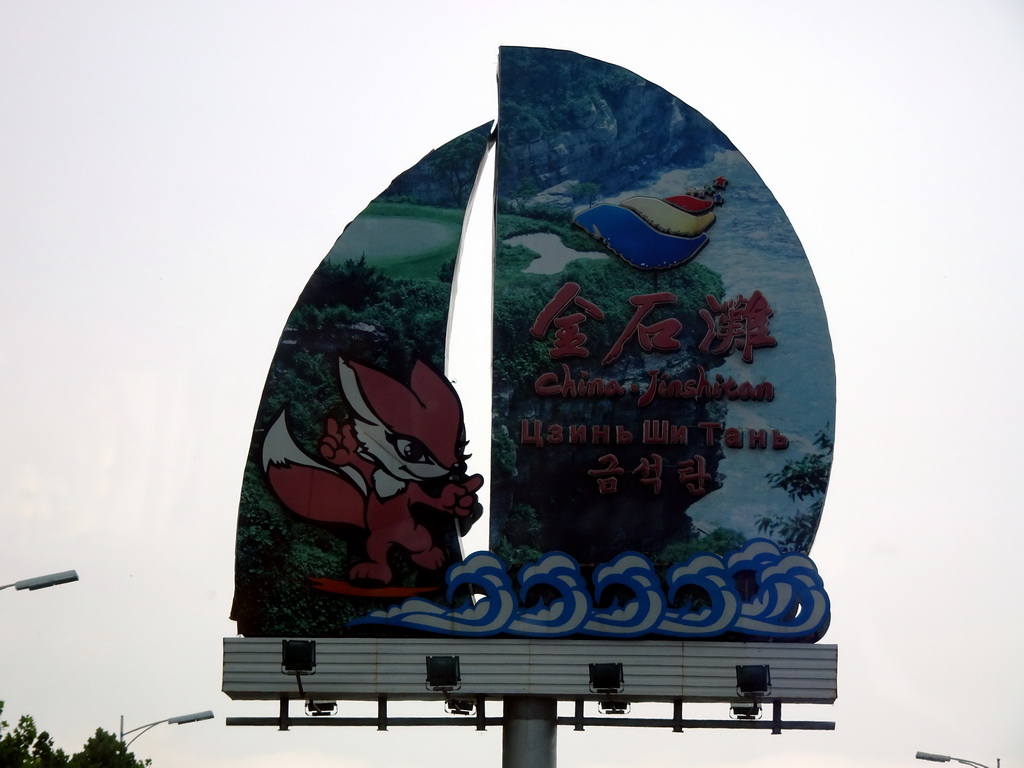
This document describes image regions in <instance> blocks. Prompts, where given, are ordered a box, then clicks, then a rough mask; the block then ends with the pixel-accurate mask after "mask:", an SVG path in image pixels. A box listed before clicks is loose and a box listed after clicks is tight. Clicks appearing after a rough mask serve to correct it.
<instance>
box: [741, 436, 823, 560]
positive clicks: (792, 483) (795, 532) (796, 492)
mask: <svg viewBox="0 0 1024 768" xmlns="http://www.w3.org/2000/svg"><path fill="white" fill-rule="evenodd" d="M814 445H815V446H816V447H817V448H818V451H817V452H813V453H808V454H806V455H805V456H803V458H800V459H797V460H794V461H787V462H786V464H785V466H784V467H783V468H782V469H781V470H780V471H779V472H770V473H769V474H768V475H766V477H767V478H768V482H769V483H771V486H772V487H773V488H780V489H782V490H784V491H785V492H786V493H788V494H789V498H790V499H792V500H793V501H803V500H805V499H811V498H813V499H814V501H813V502H812V503H811V505H810V506H809V507H807V509H805V510H803V511H801V512H797V513H796V514H795V515H793V516H792V517H789V518H784V517H782V516H781V515H778V516H776V517H762V518H761V520H760V521H759V522H758V524H757V528H758V530H759V531H760V532H761V533H765V534H768V535H769V536H772V537H773V538H774V539H775V540H776V541H777V542H778V543H779V545H780V546H781V547H783V549H792V550H797V551H800V552H807V551H808V550H809V549H810V548H811V542H812V541H814V534H815V532H816V531H817V529H818V521H819V520H821V512H822V510H823V508H824V506H825V491H827V490H828V476H829V472H831V470H832V446H833V443H832V438H831V437H829V435H828V433H827V430H822V431H821V432H819V433H818V434H817V436H816V437H815V438H814Z"/></svg>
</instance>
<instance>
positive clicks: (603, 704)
mask: <svg viewBox="0 0 1024 768" xmlns="http://www.w3.org/2000/svg"><path fill="white" fill-rule="evenodd" d="M597 711H598V712H600V713H601V714H602V715H625V714H628V713H629V702H628V701H599V702H597Z"/></svg>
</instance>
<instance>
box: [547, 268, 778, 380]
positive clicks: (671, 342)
mask: <svg viewBox="0 0 1024 768" xmlns="http://www.w3.org/2000/svg"><path fill="white" fill-rule="evenodd" d="M705 299H706V301H707V304H708V307H709V309H701V310H700V311H699V313H698V314H699V315H700V317H701V319H703V320H704V323H705V325H706V326H707V332H706V333H705V334H704V338H703V340H702V341H701V343H700V344H699V345H698V348H699V349H700V351H701V352H703V353H704V354H711V355H728V354H729V353H730V352H732V351H733V350H734V349H739V350H742V359H743V361H744V362H746V363H752V362H753V361H754V350H755V349H760V348H764V347H774V346H776V343H777V342H776V341H775V337H773V336H772V335H771V333H770V332H769V329H768V321H769V320H770V318H771V317H772V315H773V314H774V310H773V309H772V308H771V305H770V304H769V303H768V299H767V298H765V296H764V294H762V293H761V291H754V292H753V293H752V294H750V296H749V298H748V297H745V296H743V295H742V294H741V295H739V296H737V297H736V298H734V299H725V300H719V299H717V298H716V297H714V296H710V295H709V296H706V297H705ZM628 301H629V303H630V304H631V305H633V307H635V311H634V312H633V316H632V317H631V318H630V320H629V322H628V323H626V327H625V328H623V330H622V333H620V334H619V336H618V338H617V339H616V340H615V342H614V343H613V344H612V346H611V348H610V349H609V350H608V352H607V353H606V354H605V356H604V357H603V358H602V360H601V364H602V365H610V364H611V363H613V362H615V361H616V360H618V359H619V357H620V356H621V355H622V353H623V351H624V350H625V347H626V344H627V343H629V342H630V341H631V340H635V341H636V343H637V344H639V345H640V348H641V349H642V350H644V351H645V352H675V351H677V350H678V349H680V346H681V344H680V342H679V339H678V336H679V334H680V333H681V332H682V330H683V324H682V322H680V320H679V319H678V318H675V317H667V318H661V319H650V320H649V319H648V318H649V316H651V315H652V313H655V310H656V309H657V308H658V307H661V306H663V305H668V304H675V302H676V295H675V294H674V293H670V292H668V291H659V292H656V293H645V294H637V295H635V296H630V297H629V300H628ZM604 317H605V314H604V312H603V311H602V310H601V308H600V307H598V306H597V305H596V304H595V303H594V302H592V301H590V300H588V299H586V298H584V297H583V296H581V295H580V286H579V284H578V283H574V282H568V283H565V285H563V286H562V287H561V288H560V289H559V290H558V292H557V293H556V294H555V295H554V297H553V298H552V299H551V301H549V302H548V303H547V304H546V305H545V306H544V308H543V309H542V310H541V311H540V312H539V313H538V314H537V317H536V319H535V320H534V321H533V325H532V326H530V335H532V336H533V337H534V338H536V339H543V338H544V337H545V336H546V335H547V334H548V332H549V331H550V330H551V328H552V327H554V329H555V330H554V344H553V345H552V347H551V348H550V349H549V351H548V354H549V355H550V356H551V357H552V358H554V359H560V358H566V357H590V350H589V349H588V348H587V346H586V342H587V335H586V334H585V333H584V332H583V330H582V326H583V324H584V323H585V322H586V321H587V320H589V319H593V320H604Z"/></svg>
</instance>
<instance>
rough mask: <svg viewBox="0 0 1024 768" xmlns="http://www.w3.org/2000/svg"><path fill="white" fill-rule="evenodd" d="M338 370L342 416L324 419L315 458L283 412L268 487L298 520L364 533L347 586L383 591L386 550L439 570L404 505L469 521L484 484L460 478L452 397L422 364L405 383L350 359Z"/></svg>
mask: <svg viewBox="0 0 1024 768" xmlns="http://www.w3.org/2000/svg"><path fill="white" fill-rule="evenodd" d="M338 373H339V377H340V380H341V392H342V395H343V396H344V398H345V400H346V402H347V404H348V408H349V411H350V413H351V417H350V419H349V420H348V421H346V422H345V423H342V424H339V423H338V421H337V420H336V419H333V418H330V419H328V420H327V428H326V434H325V435H324V436H323V437H322V438H321V440H320V446H319V450H320V457H319V458H317V457H313V456H310V455H308V454H306V453H305V452H304V451H302V449H300V448H299V447H298V446H297V445H296V444H295V441H294V440H293V439H292V436H291V434H290V432H289V431H288V426H287V423H286V420H285V414H284V412H283V411H282V413H281V414H280V415H279V416H278V417H277V419H276V420H275V421H274V423H273V425H272V426H271V427H270V429H269V431H268V432H267V436H266V439H265V440H264V442H263V470H264V472H265V473H266V476H267V479H268V481H269V483H270V486H271V488H273V490H274V493H275V494H277V496H278V498H279V499H280V500H281V502H282V503H283V504H284V505H285V506H286V507H287V508H288V509H290V510H291V511H292V512H294V513H296V514H297V515H300V516H301V517H304V518H306V519H307V520H312V521H315V522H319V523H325V524H333V523H345V524H348V525H353V526H356V527H358V528H360V529H363V530H365V531H366V534H367V539H366V560H365V561H364V562H360V563H357V564H356V565H355V566H353V567H352V569H351V570H350V572H349V578H350V579H352V580H368V581H376V582H381V583H382V584H384V585H388V584H390V583H391V580H392V572H391V567H390V566H389V564H388V553H389V552H390V551H391V549H392V548H393V547H395V546H398V547H402V548H403V549H405V550H407V551H408V553H409V558H410V559H411V560H412V562H414V563H416V564H417V565H419V566H420V567H422V568H426V569H428V570H436V569H438V568H440V567H441V566H442V565H443V564H444V562H445V553H444V551H443V550H442V549H441V548H440V547H438V546H437V545H436V544H435V542H434V540H433V538H432V536H431V533H430V531H429V530H428V529H427V528H425V527H424V526H422V525H420V524H418V523H417V522H416V521H415V520H414V519H413V515H412V509H413V506H414V505H416V504H425V505H427V506H429V507H431V508H433V509H435V510H438V511H440V512H444V513H447V514H450V515H452V516H454V517H456V518H461V519H467V518H471V516H472V515H473V514H474V512H475V511H476V506H477V504H476V501H477V497H476V492H477V490H478V489H479V488H480V486H481V485H483V477H482V476H480V475H473V476H471V477H466V474H465V461H466V456H465V455H464V454H463V450H464V448H465V445H466V436H465V424H464V422H463V414H462V404H461V403H460V402H459V397H458V395H457V394H456V392H455V390H454V389H453V388H452V386H451V384H450V383H449V382H448V380H447V379H446V378H445V377H444V376H442V375H440V374H439V373H437V372H436V371H435V370H434V369H433V368H431V367H430V366H429V365H427V364H426V363H424V362H422V361H417V362H416V363H415V365H414V366H413V368H412V372H411V374H410V377H409V383H408V385H406V384H403V383H401V382H400V381H398V380H397V379H394V378H392V377H391V376H389V375H388V374H386V373H384V372H383V371H379V370H377V369H375V368H371V367H369V366H366V365H361V364H360V363H357V362H354V361H352V360H345V359H339V361H338ZM445 480H447V482H445ZM425 483H429V485H430V486H431V487H432V489H433V490H434V492H435V493H437V488H438V487H440V489H441V490H440V493H439V495H431V494H430V493H428V492H427V490H426V488H425V486H424V484H425ZM469 522H471V520H469Z"/></svg>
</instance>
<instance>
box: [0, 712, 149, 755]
mask: <svg viewBox="0 0 1024 768" xmlns="http://www.w3.org/2000/svg"><path fill="white" fill-rule="evenodd" d="M3 710H4V703H3V702H2V701H0V717H2V715H3ZM149 764H150V761H149V760H144V761H143V760H136V759H135V755H133V754H132V753H131V752H129V751H128V747H127V746H126V745H125V743H124V742H123V741H121V740H120V739H118V738H117V737H116V736H115V735H114V734H112V733H108V732H107V731H104V730H103V729H102V728H97V729H96V733H95V734H94V735H93V736H92V737H91V738H90V739H89V740H88V741H87V742H86V743H85V745H84V746H83V747H82V751H81V752H76V753H75V754H73V755H71V757H68V755H67V754H66V753H65V752H64V750H62V749H57V748H55V747H54V744H53V739H52V738H51V736H50V734H48V733H47V732H46V731H39V730H38V728H37V727H36V724H35V720H33V719H32V717H31V716H30V715H22V716H21V717H20V718H18V724H17V725H16V726H15V727H14V728H10V727H9V726H8V724H7V723H6V722H5V721H3V720H2V719H0V768H146V766H148V765H149Z"/></svg>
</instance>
